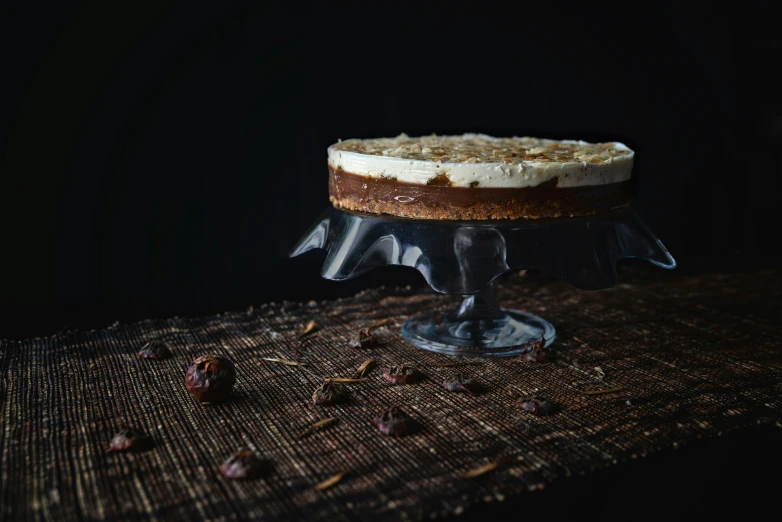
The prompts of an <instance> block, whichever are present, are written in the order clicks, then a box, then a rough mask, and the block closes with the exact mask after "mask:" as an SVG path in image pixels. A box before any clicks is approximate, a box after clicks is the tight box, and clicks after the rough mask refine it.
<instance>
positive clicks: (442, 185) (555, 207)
mask: <svg viewBox="0 0 782 522" xmlns="http://www.w3.org/2000/svg"><path fill="white" fill-rule="evenodd" d="M557 182H558V178H552V179H550V180H548V181H546V182H544V183H541V184H539V185H537V186H534V187H522V188H480V186H475V187H454V186H449V183H448V180H447V178H445V177H443V178H439V179H438V178H435V179H433V180H430V182H429V184H427V185H421V184H414V183H405V182H400V181H397V180H394V179H388V178H377V177H366V176H359V175H356V174H351V173H349V172H344V171H342V170H339V169H334V168H332V167H329V195H330V199H331V201H332V203H333V204H334V205H335V206H337V207H340V208H345V209H348V210H357V211H362V212H373V213H377V214H382V213H388V214H394V215H398V216H406V217H413V218H424V219H517V218H532V219H535V218H544V217H561V216H571V217H572V216H584V215H590V214H596V213H602V212H607V211H609V210H612V209H615V208H619V207H623V206H627V205H629V204H630V201H631V199H632V180H628V181H622V182H619V183H609V184H605V185H588V186H580V187H568V188H557Z"/></svg>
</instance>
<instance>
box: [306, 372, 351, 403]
mask: <svg viewBox="0 0 782 522" xmlns="http://www.w3.org/2000/svg"><path fill="white" fill-rule="evenodd" d="M347 396H348V389H347V388H345V385H344V384H340V383H338V382H334V381H332V380H331V379H326V380H325V381H323V384H321V385H320V386H318V389H317V390H315V391H314V392H313V394H312V402H313V403H314V404H316V405H319V406H330V405H333V404H338V403H340V402H342V401H344V400H345V399H346V398H347Z"/></svg>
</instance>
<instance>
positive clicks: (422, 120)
mask: <svg viewBox="0 0 782 522" xmlns="http://www.w3.org/2000/svg"><path fill="white" fill-rule="evenodd" d="M217 4H219V5H217ZM368 5H369V4H359V5H357V6H355V8H349V7H346V6H342V5H338V4H337V5H335V4H328V5H327V3H322V4H316V5H313V6H304V5H301V4H292V3H289V4H287V5H284V6H282V7H280V6H270V5H265V4H264V5H258V6H254V7H247V6H244V5H235V4H230V3H215V5H212V6H209V7H203V6H197V5H195V4H193V5H184V6H178V7H177V6H163V4H159V6H158V7H156V8H150V7H146V8H141V7H139V6H135V5H126V6H124V7H121V6H119V5H114V3H104V5H98V6H92V7H89V8H87V7H78V6H77V7H73V6H70V7H69V6H67V5H65V4H59V5H58V4H54V3H53V4H51V5H48V6H47V7H45V8H44V7H42V6H33V7H28V8H27V9H26V10H24V11H20V9H21V8H20V7H10V8H9V7H4V8H2V9H4V10H5V11H4V12H3V14H2V16H0V20H1V21H2V31H0V37H2V38H3V39H4V40H5V41H4V42H2V69H3V70H2V73H3V74H2V78H3V80H2V86H3V90H4V93H3V95H2V105H0V111H1V112H0V125H1V126H0V144H2V154H1V155H0V176H1V179H2V190H0V194H1V197H2V206H1V208H2V210H0V212H2V216H0V217H1V218H2V219H1V220H0V240H1V242H0V249H1V250H0V252H1V253H2V255H1V258H2V264H3V266H2V269H3V271H2V280H0V284H2V291H1V292H0V312H1V313H2V316H1V317H2V318H3V319H2V324H1V326H0V338H3V337H5V338H22V337H27V336H32V335H48V334H52V333H55V332H57V331H59V330H61V329H63V328H88V327H99V326H102V325H105V324H109V323H111V322H113V321H115V320H119V321H121V322H127V321H133V320H138V319H142V318H148V317H166V316H171V315H190V316H192V315H204V314H211V313H216V312H219V311H224V310H229V309H243V308H246V307H247V306H248V305H250V304H259V303H262V302H266V301H271V300H281V299H310V298H316V299H320V298H329V297H333V296H336V295H344V294H349V293H352V292H355V291H356V290H357V289H359V288H362V287H364V286H368V285H377V284H382V283H405V284H407V283H410V284H416V285H419V284H422V283H423V280H422V278H421V277H420V276H419V275H418V274H417V273H416V272H414V271H412V270H410V269H402V268H400V269H387V270H380V271H376V272H375V273H370V274H367V275H365V276H364V277H362V278H361V279H359V280H356V281H353V282H349V283H332V282H326V281H323V280H321V279H320V277H319V267H320V259H321V258H322V257H321V258H319V257H318V255H317V254H311V255H308V256H306V257H304V258H300V259H293V260H290V259H288V258H287V252H288V251H289V249H290V248H291V246H292V245H293V244H294V242H295V241H296V239H297V238H298V237H299V236H300V235H301V234H302V233H303V232H304V231H305V230H306V229H307V227H308V226H309V225H310V224H311V223H312V221H313V220H314V219H315V218H316V217H317V216H318V215H319V213H320V212H321V211H322V210H323V209H324V208H325V207H326V206H327V205H328V204H329V203H328V200H327V171H326V159H325V158H326V147H327V146H328V145H330V144H331V143H333V142H335V141H337V139H338V138H350V137H372V136H393V135H397V134H398V133H401V132H406V133H408V134H410V135H419V134H429V133H432V132H436V133H462V132H465V131H467V132H485V133H489V134H495V135H525V134H530V135H542V136H547V137H555V138H583V139H588V140H619V141H624V142H625V143H627V144H628V145H630V146H631V147H632V148H634V149H635V150H636V151H637V160H636V169H635V174H634V175H635V177H636V178H637V180H638V185H637V197H636V200H635V206H636V208H637V209H638V210H639V211H640V212H641V214H642V215H643V216H644V218H645V219H646V220H647V222H648V223H649V225H650V226H651V227H652V228H653V230H655V231H656V232H657V233H658V234H659V235H660V237H661V238H662V239H663V241H664V242H665V243H666V245H667V246H668V247H669V250H670V251H671V252H672V253H673V254H674V256H675V257H676V258H677V260H678V261H679V263H680V266H681V269H682V270H688V269H692V270H715V269H719V270H724V269H740V268H744V267H746V266H747V265H752V266H756V265H769V264H774V263H776V261H777V260H778V256H776V254H775V252H776V249H777V247H776V245H777V244H778V242H779V239H780V237H781V236H780V234H779V232H778V231H777V228H776V226H775V225H776V224H775V223H774V221H775V210H774V208H773V204H774V202H775V201H776V200H777V198H778V195H777V194H778V192H777V190H778V188H779V182H778V173H779V150H780V147H779V142H780V134H781V131H782V108H781V107H780V96H779V94H778V91H779V89H778V88H777V87H778V86H777V85H776V84H775V83H774V82H773V81H772V78H773V77H774V74H775V71H777V70H778V69H779V65H780V64H782V62H780V60H779V57H780V42H779V40H764V39H752V38H751V37H752V34H749V35H748V36H749V38H743V37H741V38H740V37H738V36H737V34H736V28H737V25H736V19H735V17H734V16H733V15H731V18H730V19H726V20H723V21H722V22H719V21H716V20H715V19H712V18H711V17H710V15H709V13H708V12H704V10H703V9H692V10H687V9H685V8H682V7H678V6H675V5H673V4H670V5H666V4H664V3H659V4H656V7H655V8H653V9H652V8H649V9H648V10H647V11H645V12H632V13H631V12H625V11H617V10H614V9H608V8H595V7H582V8H574V7H572V6H571V7H568V8H564V7H562V8H554V7H549V8H546V9H541V10H539V11H535V10H534V9H533V8H531V7H530V6H528V5H525V4H522V3H509V4H508V6H503V5H497V4H494V5H491V4H485V5H484V6H483V7H482V8H480V9H477V8H476V7H475V6H474V5H472V6H470V5H460V4H454V3H448V4H420V5H415V6H403V5H401V4H394V5H387V6H384V7H377V8H375V9H374V10H369V7H368ZM742 13H744V14H746V8H744V9H742ZM357 14H358V15H360V17H359V18H356V15H357ZM728 28H732V29H733V30H732V31H730V32H728V31H726V29H728ZM772 130H773V131H774V134H772Z"/></svg>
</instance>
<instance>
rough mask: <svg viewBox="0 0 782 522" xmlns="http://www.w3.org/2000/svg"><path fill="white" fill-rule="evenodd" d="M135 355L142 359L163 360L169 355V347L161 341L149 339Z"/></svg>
mask: <svg viewBox="0 0 782 522" xmlns="http://www.w3.org/2000/svg"><path fill="white" fill-rule="evenodd" d="M136 355H137V356H139V357H143V358H144V359H157V360H163V359H168V358H169V357H171V349H170V348H169V347H168V345H167V344H166V343H164V342H163V341H149V342H148V343H147V344H145V345H144V346H142V347H141V350H140V351H139V352H138V353H137V354H136Z"/></svg>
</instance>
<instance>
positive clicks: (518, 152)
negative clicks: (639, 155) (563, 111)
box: [328, 134, 634, 220]
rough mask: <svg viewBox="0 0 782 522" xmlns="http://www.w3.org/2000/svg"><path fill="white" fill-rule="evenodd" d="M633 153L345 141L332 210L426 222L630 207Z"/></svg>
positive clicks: (335, 148)
mask: <svg viewBox="0 0 782 522" xmlns="http://www.w3.org/2000/svg"><path fill="white" fill-rule="evenodd" d="M633 155H634V154H633V151H632V150H630V149H629V148H628V147H627V146H626V145H624V144H622V143H619V142H609V143H587V142H585V141H573V140H549V139H542V138H531V137H522V138H518V137H513V138H494V137H492V136H487V135H485V134H464V135H462V136H435V135H432V136H422V137H417V138H411V137H409V136H407V135H404V134H402V135H401V136H397V137H396V138H378V139H365V140H358V139H353V140H345V141H340V142H339V143H336V144H334V145H332V146H331V147H329V149H328V166H329V195H330V199H331V202H332V203H333V204H334V206H335V207H338V208H342V209H347V210H357V211H362V212H372V213H377V214H393V215H396V216H405V217H412V218H424V219H460V220H472V219H516V218H531V219H536V218H544V217H561V216H584V215H590V214H596V213H602V212H607V211H609V210H613V209H616V208H620V207H623V206H627V205H629V204H630V200H631V198H632V190H631V171H632V168H633Z"/></svg>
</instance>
